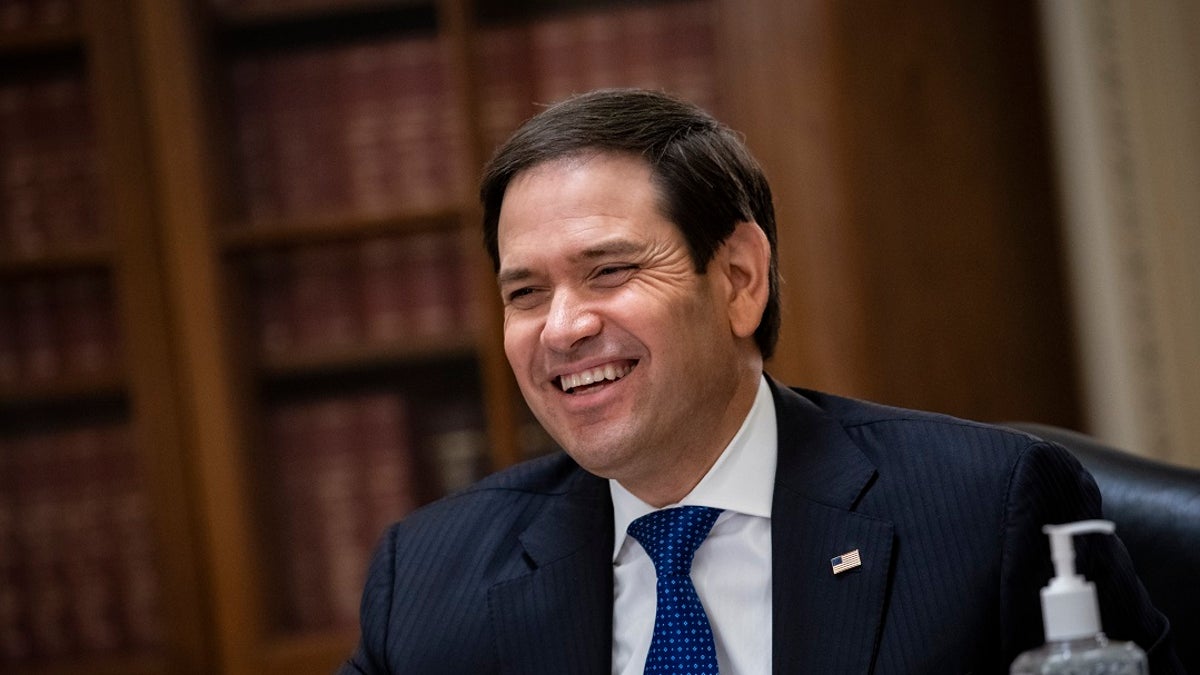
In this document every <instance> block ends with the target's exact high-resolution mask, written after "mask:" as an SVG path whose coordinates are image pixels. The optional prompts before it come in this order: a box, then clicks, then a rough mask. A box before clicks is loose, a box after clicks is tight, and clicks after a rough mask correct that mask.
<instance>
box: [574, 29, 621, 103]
mask: <svg viewBox="0 0 1200 675" xmlns="http://www.w3.org/2000/svg"><path fill="white" fill-rule="evenodd" d="M573 32H574V33H575V35H576V36H577V40H578V46H577V49H578V50H579V64H580V82H579V84H578V86H579V88H580V90H581V91H588V90H592V89H600V88H603V87H617V86H621V85H622V84H623V82H622V72H621V70H622V67H623V65H624V64H623V63H622V61H621V23H620V18H619V15H618V14H617V13H616V12H614V11H599V12H592V13H590V14H583V15H580V16H578V17H577V18H576V19H575V20H574V25H573Z"/></svg>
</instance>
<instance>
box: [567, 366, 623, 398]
mask: <svg viewBox="0 0 1200 675" xmlns="http://www.w3.org/2000/svg"><path fill="white" fill-rule="evenodd" d="M636 365H637V361H620V362H616V363H606V364H604V365H602V366H596V367H595V368H588V369H586V370H581V371H579V372H577V373H567V374H565V375H560V376H559V377H558V386H559V387H561V388H562V390H563V391H565V392H566V393H568V394H578V393H582V392H585V391H588V390H591V389H595V388H597V387H602V386H604V385H605V384H608V383H609V382H616V381H617V380H619V379H621V378H622V377H625V376H626V375H628V374H629V373H630V371H632V370H633V368H634V366H636Z"/></svg>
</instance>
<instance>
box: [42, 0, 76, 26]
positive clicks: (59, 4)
mask: <svg viewBox="0 0 1200 675" xmlns="http://www.w3.org/2000/svg"><path fill="white" fill-rule="evenodd" d="M76 1H77V0H32V4H33V12H32V17H31V18H32V20H33V23H34V25H37V26H45V27H47V28H53V27H55V26H65V25H66V24H67V23H68V22H70V21H71V20H72V19H73V18H75V12H76V8H75V2H76Z"/></svg>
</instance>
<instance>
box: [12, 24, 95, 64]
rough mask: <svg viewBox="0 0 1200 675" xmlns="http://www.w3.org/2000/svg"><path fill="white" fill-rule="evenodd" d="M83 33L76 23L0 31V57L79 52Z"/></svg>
mask: <svg viewBox="0 0 1200 675" xmlns="http://www.w3.org/2000/svg"><path fill="white" fill-rule="evenodd" d="M83 42H84V33H83V30H82V29H81V28H80V26H79V25H78V24H77V23H74V22H72V23H68V24H64V25H61V26H40V27H32V28H28V29H22V30H20V31H0V56H2V57H7V56H31V55H35V54H58V53H63V52H70V51H76V50H80V49H82V47H83Z"/></svg>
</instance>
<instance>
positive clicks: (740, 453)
mask: <svg viewBox="0 0 1200 675" xmlns="http://www.w3.org/2000/svg"><path fill="white" fill-rule="evenodd" d="M777 439H778V429H777V425H776V421H775V400H774V398H773V397H772V396H771V388H770V386H769V385H768V384H767V379H766V377H763V378H761V379H760V380H759V383H758V393H757V394H756V395H755V397H754V404H753V405H752V406H750V412H749V413H747V414H746V419H745V420H743V421H742V426H741V428H740V429H738V432H737V433H736V434H734V436H733V440H731V441H729V445H727V446H725V450H724V451H722V452H721V456H720V457H718V458H717V461H716V462H715V463H714V464H713V465H712V468H710V469H709V470H708V473H706V474H705V475H704V478H701V479H700V482H699V483H697V484H696V487H694V488H692V491H691V492H689V493H688V494H687V495H685V496H684V498H683V499H681V500H679V503H677V504H671V505H669V506H667V507H664V508H670V507H671V506H684V505H687V506H711V507H713V508H718V509H724V510H725V511H731V512H736V513H742V514H745V515H749V516H758V517H760V518H770V517H771V499H772V498H773V496H774V491H775V464H776V460H777V458H778V454H779V447H778V442H777ZM608 487H609V491H610V493H611V494H612V503H613V527H614V528H615V529H614V537H613V560H614V561H615V560H616V558H617V554H618V553H620V551H621V547H622V546H623V545H624V543H625V537H626V532H625V531H626V529H628V527H629V524H630V523H632V522H633V521H634V520H636V519H638V518H640V517H642V516H644V515H646V514H647V513H650V512H651V511H656V510H657V509H655V508H654V507H653V506H651V505H649V504H647V503H646V502H643V501H642V500H640V499H638V498H637V497H636V496H634V494H633V493H632V492H630V491H629V490H626V489H625V488H624V487H623V486H622V485H621V484H620V483H618V482H617V481H615V480H612V479H609V481H608Z"/></svg>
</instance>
